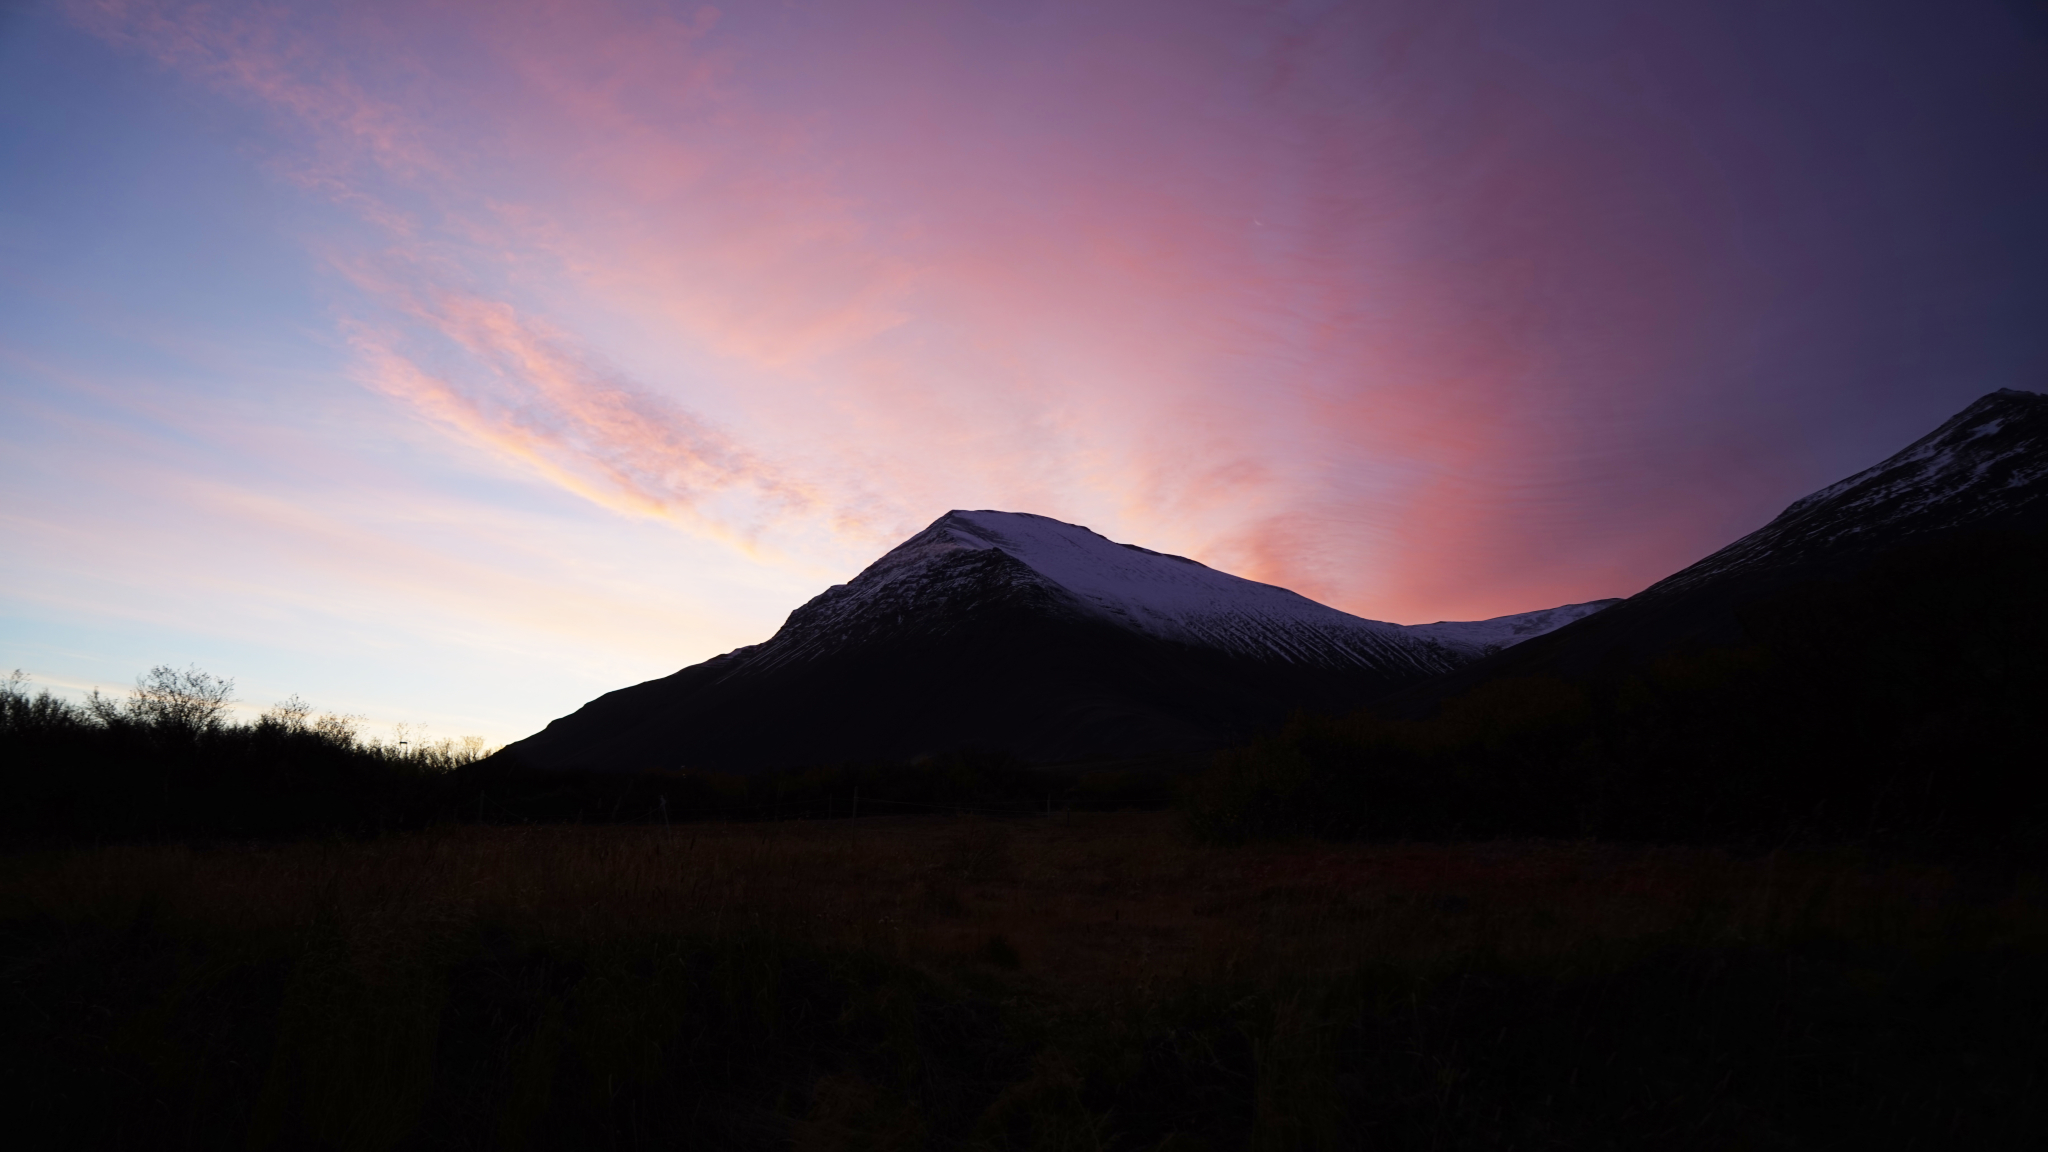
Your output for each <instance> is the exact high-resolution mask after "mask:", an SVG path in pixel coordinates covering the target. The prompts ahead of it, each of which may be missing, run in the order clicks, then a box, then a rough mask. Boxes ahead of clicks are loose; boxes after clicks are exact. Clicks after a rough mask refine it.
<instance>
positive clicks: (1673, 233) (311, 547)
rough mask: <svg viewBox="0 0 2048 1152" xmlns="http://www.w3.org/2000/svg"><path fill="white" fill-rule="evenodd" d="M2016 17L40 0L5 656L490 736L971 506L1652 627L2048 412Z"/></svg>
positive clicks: (1404, 615)
mask: <svg viewBox="0 0 2048 1152" xmlns="http://www.w3.org/2000/svg"><path fill="white" fill-rule="evenodd" d="M2029 20H2035V18H2033V17H2030V16H2028V15H2027V13H2026V12H2025V11H2023V10H2022V8H2021V7H2020V6H2018V5H2007V4H2001V3H1998V2H1995V0H1983V2H1981V3H1970V2H1960V3H1955V4H1944V5H1922V6H1907V5H1899V6H1884V5H1876V6H1871V5H1857V6H1844V5H1834V4H1825V3H1817V2H1816V3H1791V4H1742V3H1735V4H1729V3H1706V2H1701V3H1684V4H1674V3H1665V4H1649V5H1646V4H1629V3H1621V2H1593V0H1570V2H1565V3H1559V4H1548V5H1535V6H1531V5H1510V4H1497V3H1486V2H1476V0H1475V2H1464V0H1451V2H1443V0H1434V2H1428V3H1424V2H1420V0H1415V2H1410V0H1386V2H1374V3H1358V4H1343V3H1324V2H1305V3H1286V4H1263V3H1261V4H1253V3H1186V2H1171V3H1169V2H1167V0H1135V2H1130V3H1099V2H1093V3H1080V2H1076V3H1061V2H1055V0H1046V2H1042V3H1040V2H1033V0H981V2H978V3H938V2H930V3H920V2H915V0H856V2H848V3H826V2H812V0H791V2H787V3H782V2H778V3H772V4H771V3H760V4H731V5H725V6H711V5H697V4H679V5H667V4H657V3H637V2H614V0H588V2H578V3H573V4H572V3H540V2H526V0H505V2H499V3H491V4H483V3H471V2H437V3H424V4H423V3H383V2H378V0H358V2H355V3H348V4H339V3H335V4H327V3H287V4H259V3H248V4H244V3H237V2H233V0H228V2H222V3H212V4H203V3H186V2H182V0H161V2H154V0H136V2H123V0H99V2H87V0H79V2H74V3H48V4H40V5H38V4H31V5H29V6H27V7H26V8H23V9H20V10H18V11H14V12H12V13H11V14H8V15H4V16H0V92H4V96H0V109H4V119H0V172H4V176H0V405H4V411H5V413H6V419H5V429H6V430H5V432H4V433H0V445H4V448H5V452H6V456H7V460H8V463H9V473H10V479H9V483H8V485H7V489H6V491H7V497H6V504H5V510H4V513H0V515H4V518H5V533H6V536H5V539H6V541H7V546H6V549H5V552H4V556H0V641H4V648H5V651H4V652H0V657H4V659H5V661H6V663H7V666H8V667H10V668H11V667H13V666H16V665H19V666H21V667H23V668H24V669H26V670H28V671H29V672H30V673H31V674H32V675H35V676H36V677H37V678H38V680H39V681H41V682H44V683H48V684H53V685H77V686H84V685H89V684H93V683H101V684H118V683H122V682H125V681H126V680H127V679H128V678H130V677H132V675H133V674H134V673H135V672H137V671H140V670H141V669H142V668H144V667H146V666H148V665H151V664H155V663H162V662H170V663H176V664H180V665H182V664H184V663H186V662H188V661H196V662H198V663H200V664H202V665H204V666H206V667H207V668H209V669H212V670H214V671H216V672H218V673H220V674H223V675H231V676H236V677H238V678H239V680H240V683H241V693H240V695H241V696H242V697H244V698H245V699H246V700H249V701H252V702H255V703H256V704H259V705H260V704H262V703H266V702H268V701H269V700H272V699H275V698H278V697H281V696H283V695H284V694H286V693H289V692H294V691H296V692H299V693H301V694H303V695H305V696H306V697H307V698H309V699H311V700H313V701H314V703H315V704H317V705H320V706H324V707H330V708H335V709H341V710H348V711H356V712H361V713H364V714H366V715H368V716H370V717H372V718H373V720H375V721H377V722H380V723H391V722H398V721H405V722H410V723H415V724H418V723H425V724H429V725H431V726H432V727H433V728H434V729H435V730H437V731H439V732H440V733H441V734H444V735H456V734H460V733H464V732H477V733H480V734H483V735H485V736H487V738H489V739H491V740H492V741H493V742H498V741H503V740H508V739H512V738H516V737H518V736H522V735H525V734H526V733H528V732H530V731H532V730H534V729H536V728H538V727H539V726H540V725H541V724H542V723H545V722H546V721H547V720H548V719H550V718H552V717H553V716H556V715H559V714H561V713H563V712H566V711H568V710H569V709H571V708H573V707H574V706H576V705H577V704H579V703H581V702H582V701H584V700H586V699H588V698H590V697H591V696H593V695H595V694H597V693H598V692H602V691H605V690H609V689H611V688H615V687H619V686H622V685H625V684H628V683H632V682H635V681H638V680H642V679H646V678H649V677H652V676H656V675H662V674H666V673H668V672H671V671H674V670H675V669H676V668H679V667H681V666H683V665H685V664H689V663H693V662H695V661H698V660H701V659H704V658H706V657H708V656H711V655H713V654H715V653H717V652H720V651H723V650H726V649H729V648H731V647H734V646H737V645H740V644H746V643H752V642H756V641H758V640H761V639H764V638H765V637H766V636H767V635H768V634H770V633H771V632H773V630H774V629H775V627H776V626H777V625H778V624H779V623H780V621H781V619H782V617H783V616H784V615H785V614H786V613H787V612H788V611H789V610H790V609H792V608H794V607H796V606H797V605H798V604H800V603H802V602H803V601H804V600H806V599H807V598H809V597H810V596H812V595H815V594H816V593H817V592H818V591H820V590H822V589H823V588H824V587H826V586H827V585H829V584H832V583H835V582H839V581H843V580H845V579H847V578H848V577H850V576H851V575H852V574H853V573H854V572H856V571H858V570H859V569H860V568H861V567H862V566H863V565H865V564H866V563H868V562H869V561H871V560H872V559H874V558H875V557H876V556H877V555H879V554H880V553H882V552H883V551H885V550H886V549H887V548H889V547H890V546H891V545H893V544H894V543H896V542H897V541H898V540H900V539H902V538H903V537H905V536H907V535H909V534H910V533H912V532H914V531H916V530H917V529H919V528H921V527H923V526H924V525H925V524H927V523H929V522H930V521H931V520H933V519H934V518H935V517H937V516H939V515H941V514H942V513H944V512H946V511H947V510H949V509H954V508H962V509H974V508H997V509H1005V510H1012V511H1027V512H1036V513H1041V514H1043V515H1047V516H1051V517H1055V518H1058V519H1061V520H1066V521H1069V522H1072V523H1078V524H1084V525H1087V526H1089V527H1091V528H1093V529H1095V530H1096V531H1099V532H1101V533H1103V534H1104V535H1107V536H1109V537H1111V538H1112V539H1116V540H1121V541H1128V542H1131V543H1136V544H1140V545H1143V546H1145V547H1148V548H1153V549H1156V550H1160V551H1166V552H1173V553H1179V554H1183V555H1187V556H1191V557H1193V558H1196V559H1199V560H1201V561H1203V562H1204V563H1207V564H1210V565H1212V566H1215V567H1218V568H1222V569H1224V570H1227V571H1230V572H1233V573H1237V574H1239V575H1243V576H1248V577H1251V578H1254V579H1258V580H1263V581H1268V582H1271V583H1276V584H1281V585H1284V586H1286V587H1289V588H1292V589H1295V590H1297V591H1299V592H1301V593H1303V594H1305V595H1308V596H1310V597H1313V598H1315V599H1318V600H1321V601H1323V602H1325V603H1328V604H1330V605H1332V606H1335V607H1338V608H1341V609H1343V610H1345V611H1348V612H1353V613H1356V614H1359V615H1362V616H1366V617H1369V618H1373V619H1379V620H1389V621H1395V622H1401V623H1417V622H1425V621H1433V620H1440V619H1475V618H1481V617H1487V616H1494V615H1500V614H1504V613H1509V612H1518V611H1525V610H1530V609H1536V608H1544V607H1549V606H1552V605H1556V604H1563V603H1568V602H1575V601H1585V600H1591V599H1595V598H1599V597H1607V596H1622V595H1628V594H1630V593H1633V592H1635V591H1638V590H1639V589H1641V588H1642V587H1644V586H1646V585H1647V584H1649V583H1651V582H1652V581H1654V580H1656V579H1658V578H1659V577H1661V576H1664V575H1666V574H1668V573H1669V572H1671V571H1673V570H1675V569H1677V568H1679V567H1682V566H1683V565H1685V564H1687V563H1689V562H1691V561H1693V560H1695V559H1697V558H1699V557H1700V556H1701V555H1703V554H1705V553H1707V552H1709V551H1712V550H1713V549H1714V548H1716V547H1718V546H1719V545H1721V544H1723V543H1725V542H1727V541H1728V540H1730V539H1732V538H1734V537H1735V536H1737V535H1740V534H1742V533H1744V532H1747V531H1749V530H1751V529H1753V528H1755V527H1757V526H1758V525H1760V524H1762V523H1763V522H1765V521H1766V520H1768V519H1769V518H1770V517H1771V516H1772V515H1774V514H1775V513H1776V512H1777V511H1778V510H1779V509H1780V508H1782V507H1783V506H1784V505H1785V504H1786V503H1788V502H1790V501H1791V500H1792V499H1795V498H1797V497H1798V496H1800V495H1803V494H1804V493H1806V492H1808V491H1810V490H1812V489H1814V488H1816V487H1819V486H1820V485H1822V484H1825V483H1828V482H1830V481H1832V480H1835V479H1837V478H1839V477H1840V476H1842V475H1844V474H1846V473H1848V472H1851V471H1854V470H1856V469H1857V468H1860V467H1863V466H1866V465H1868V464H1871V463H1874V462H1875V461H1876V460H1878V459H1879V458H1881V457H1883V456H1885V455H1887V454H1889V453H1890V452H1892V451H1894V450H1896V449H1897V448H1899V447H1900V446H1902V445H1903V444H1905V443H1906V442H1907V441H1910V440H1912V439H1913V438H1915V437H1916V436H1918V435H1921V434H1922V433H1924V432H1926V431H1928V430H1929V429H1931V428H1932V427H1933V426H1934V425H1935V424H1936V423H1938V422H1939V421H1940V420H1941V419H1943V418H1944V417H1946V416H1947V415H1948V414H1950V413H1951V412H1953V411H1955V410H1956V409H1959V408H1960V407H1962V406H1963V405H1964V404H1966V403H1968V402H1969V400H1970V399H1972V398H1974V397H1976V396H1977V395H1980V394H1981V393H1983V392H1986V391H1989V390H1992V389H1995V388H1999V387H2019V388H2037V389H2038V388H2040V387H2041V386H2042V385H2043V383H2044V381H2043V376H2044V374H2048V324H2043V323H2041V322H2040V320H2039V317H2040V315H2041V314H2042V311H2041V310H2042V307H2043V305H2044V304H2048V217H2044V214H2043V213H2042V212H2041V211H2040V205H2042V204H2044V203H2048V147H2044V143H2048V131H2044V129H2048V27H2043V26H2040V24H2039V22H2038V20H2036V22H2035V23H2029Z"/></svg>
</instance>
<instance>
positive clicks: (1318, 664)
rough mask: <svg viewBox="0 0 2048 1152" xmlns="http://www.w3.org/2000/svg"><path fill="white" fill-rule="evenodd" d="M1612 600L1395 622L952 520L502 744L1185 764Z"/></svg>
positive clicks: (1128, 553) (776, 757)
mask: <svg viewBox="0 0 2048 1152" xmlns="http://www.w3.org/2000/svg"><path fill="white" fill-rule="evenodd" d="M1607 603H1609V602H1607V601H1598V602H1593V603H1589V604H1573V605H1566V606H1563V607H1560V608H1552V609H1547V610H1544V611H1541V612H1531V613H1524V614H1520V615H1516V616H1505V617H1501V618H1499V619H1496V620H1481V621H1445V622H1439V623H1436V624H1426V625H1417V626H1413V627H1404V626H1402V625H1398V624H1387V623H1382V622H1379V621H1376V620H1365V619H1361V618H1360V617H1357V616H1352V615H1350V614H1348V613H1344V612H1340V611H1338V610H1337V609H1335V608H1331V607H1328V606H1326V605H1323V604H1319V603H1317V602H1315V601H1313V600H1310V599H1309V598H1307V597H1305V596H1302V595H1299V594H1297V593H1294V592H1290V591H1288V590H1287V589H1285V588H1279V587H1275V586H1273V585H1270V584H1261V583H1258V582H1256V581H1252V580H1245V579H1242V578H1240V577H1237V576H1232V575H1230V574H1228V573H1224V572H1219V571H1217V570H1215V569H1213V568H1210V567H1207V566H1206V565H1203V564H1200V563H1197V562H1196V561H1193V560H1189V559H1186V558H1184V557H1180V556H1170V555H1166V554H1164V553H1160V552H1154V551H1151V550H1149V549H1146V548H1140V547H1137V546H1135V545H1130V544H1118V543H1116V542H1114V541H1111V540H1108V539H1106V538H1104V537H1102V536H1100V535H1098V534H1096V533H1094V532H1091V531H1089V530H1088V529H1086V528H1082V527H1078V526H1076V525H1072V524H1066V523H1062V522H1060V521H1058V520H1053V519H1049V518H1047V517H1044V516H1034V515H1030V514H1026V513H1015V512H993V511H979V512H962V511H955V512H949V513H947V514H946V515H944V516H942V517H940V518H939V519H938V520H937V521H935V522H933V524H932V525H931V526H930V527H929V528H926V529H925V530H924V531H922V532H919V533H918V534H917V535H915V536H912V537H911V538H910V539H908V540H906V541H904V542H903V543H902V544H900V545H898V546H897V547H896V548H894V549H892V550H890V552H889V553H888V554H887V555H885V556H883V557H882V558H881V559H880V560H877V561H875V562H874V563H873V564H871V565H869V566H868V567H867V568H866V569H865V570H863V571H862V572H861V573H860V574H859V575H858V576H856V577H854V578H853V579H852V580H850V581H848V582H847V583H845V584H839V585H834V586H833V587H831V588H828V589H826V590H825V591H824V592H823V593H821V594H820V595H818V596H817V597H816V598H814V599H812V600H811V601H810V602H809V603H807V604H805V605H804V606H802V607H801V608H798V609H797V610H796V611H795V612H792V613H791V614H790V616H789V620H788V621H787V622H786V623H785V624H784V625H783V626H782V628H781V629H780V630H779V631H777V632H776V633H775V635H774V636H773V637H771V638H770V639H769V640H767V641H766V642H764V643H761V644H756V645H750V646H748V647H745V648H740V649H736V650H734V651H732V652H728V653H726V654H725V655H723V656H718V657H715V658H713V659H711V660H708V661H705V662H704V663H702V664H698V665H693V666H692V667H689V668H685V669H683V670H682V671H680V672H677V673H675V674H674V675H672V676H668V677H664V678H663V679H660V680H651V681H648V682H646V683H644V684H639V685H635V686H633V687H631V688H625V689H621V690H619V691H617V692H611V693H607V694H606V695H604V696H602V697H599V698H598V699H597V700H594V701H592V702H591V703H590V704H588V705H586V706H584V707H583V708H582V709H579V710H578V711H577V712H575V713H573V714H571V715H569V716H566V717H563V718H562V719H560V720H556V721H555V722H553V723H551V724H549V725H548V726H547V728H546V729H545V730H543V731H542V732H540V733H538V734H536V735H534V736H532V737H529V738H528V739H526V740H522V741H520V742H518V743H516V744H514V745H512V746H511V747H510V748H509V749H507V752H508V753H509V755H510V756H511V757H512V758H515V759H516V760H517V761H519V762H520V763H522V764H525V765H527V766H530V767H534V768H543V769H574V768H582V769H602V770H647V769H675V768H683V767H694V768H705V769H717V770H724V771H745V770H756V769H763V768H771V767H777V766H790V765H802V764H817V763H829V762H845V761H855V760H880V759H893V760H901V759H909V758H913V757H916V756H919V755H923V754H928V753H937V752H946V751H952V750H956V749H963V748H980V749H986V750H991V751H1002V752H1008V753H1011V754H1013V755H1016V756H1019V757H1021V758H1023V759H1025V760H1029V761H1033V762H1039V763H1057V762H1066V761H1075V760H1082V759H1099V758H1117V757H1127V756H1138V755H1145V754H1150V753H1157V752H1179V751H1192V750H1198V749H1203V748H1212V747H1217V746H1220V745H1224V744H1228V743H1230V742H1232V741H1236V740H1241V739H1244V738H1246V737H1248V736H1250V735H1252V734H1254V733H1256V732H1257V731H1259V730H1260V729H1261V728H1264V727H1268V726H1270V725H1272V724H1275V723H1277V722H1278V721H1279V720H1281V719H1282V718H1284V717H1285V716H1286V715H1287V713H1288V712H1290V711H1292V710H1294V709H1297V708H1308V709H1313V710H1330V709H1341V708H1348V707H1351V706H1354V705H1356V704H1358V703H1360V702H1362V701H1365V700H1367V699H1370V698H1372V697H1374V696H1378V695H1383V694H1385V693H1387V692H1389V691H1393V690H1396V689H1399V688H1401V687H1404V686H1406V685H1409V684H1413V683H1416V682H1419V681H1421V680H1424V679H1427V678H1429V677H1431V676H1435V675H1438V674H1441V673H1443V672H1446V671H1449V670H1451V669H1454V668H1457V667H1459V666H1461V665H1463V664H1465V663H1468V662H1469V661H1471V660H1473V659H1476V658H1478V657H1480V656H1483V655H1485V654H1486V653H1488V652H1491V651H1495V650H1498V649H1499V648H1501V647H1502V646H1505V645H1511V644H1514V643H1518V642H1520V641H1522V640H1525V639H1527V638H1529V637H1532V636H1536V635H1541V634H1542V633H1543V632H1545V631H1547V630H1549V629H1551V628H1555V627H1558V626H1560V625H1562V624H1565V623H1567V622H1570V621H1572V620H1577V619H1580V618H1583V617H1584V616H1586V615H1587V614H1589V613H1592V612H1596V611H1598V610H1599V609H1600V608H1602V607H1604V606H1605V604H1607Z"/></svg>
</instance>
